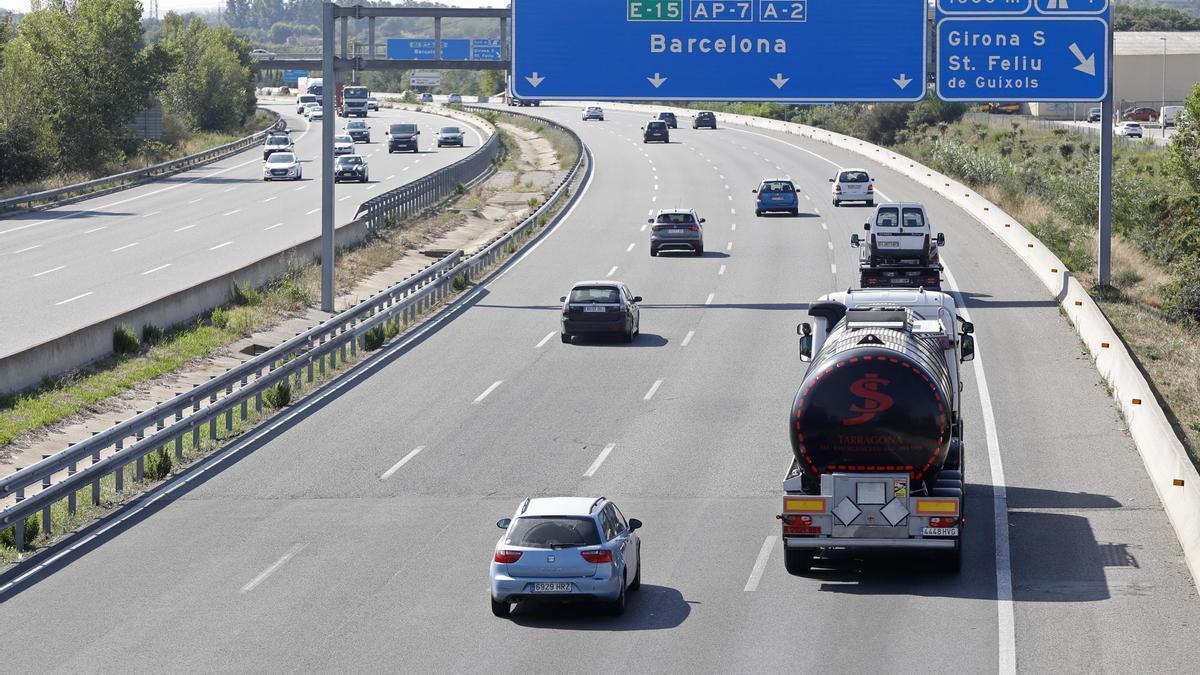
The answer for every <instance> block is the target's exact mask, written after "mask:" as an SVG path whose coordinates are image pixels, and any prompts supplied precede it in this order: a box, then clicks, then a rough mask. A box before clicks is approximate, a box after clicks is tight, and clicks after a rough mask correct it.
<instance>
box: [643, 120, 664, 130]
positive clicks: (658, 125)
mask: <svg viewBox="0 0 1200 675" xmlns="http://www.w3.org/2000/svg"><path fill="white" fill-rule="evenodd" d="M646 128H647V129H649V130H650V131H662V130H663V129H666V128H667V123H666V122H651V123H650V124H647V125H646Z"/></svg>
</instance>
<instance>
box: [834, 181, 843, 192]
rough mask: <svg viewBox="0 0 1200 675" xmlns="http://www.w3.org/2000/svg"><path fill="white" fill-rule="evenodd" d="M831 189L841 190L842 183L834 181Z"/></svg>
mask: <svg viewBox="0 0 1200 675" xmlns="http://www.w3.org/2000/svg"><path fill="white" fill-rule="evenodd" d="M833 191H834V192H841V191H842V184H841V183H834V184H833Z"/></svg>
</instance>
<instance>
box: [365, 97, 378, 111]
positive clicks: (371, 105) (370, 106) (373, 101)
mask: <svg viewBox="0 0 1200 675" xmlns="http://www.w3.org/2000/svg"><path fill="white" fill-rule="evenodd" d="M367 110H379V99H377V98H375V97H374V96H368V97H367Z"/></svg>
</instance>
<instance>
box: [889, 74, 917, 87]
mask: <svg viewBox="0 0 1200 675" xmlns="http://www.w3.org/2000/svg"><path fill="white" fill-rule="evenodd" d="M892 82H895V83H896V86H898V87H900V88H901V89H903V88H905V87H907V86H908V83H909V82H912V80H910V79H909V78H908V76H906V75H905V74H904V73H900V77H893V78H892Z"/></svg>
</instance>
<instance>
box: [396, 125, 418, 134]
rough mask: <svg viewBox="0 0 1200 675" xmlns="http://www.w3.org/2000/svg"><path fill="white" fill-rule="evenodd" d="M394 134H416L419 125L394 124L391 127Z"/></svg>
mask: <svg viewBox="0 0 1200 675" xmlns="http://www.w3.org/2000/svg"><path fill="white" fill-rule="evenodd" d="M391 132H392V133H393V134H415V133H417V125H415V124H393V125H392V127H391Z"/></svg>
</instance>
